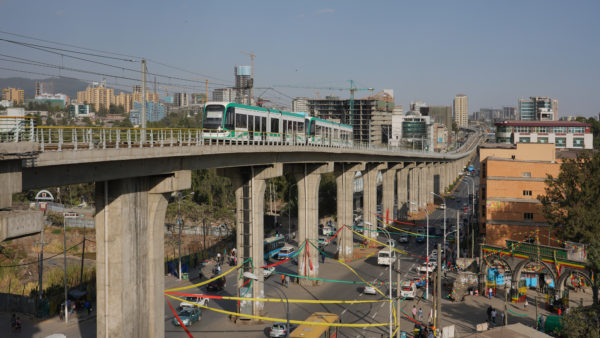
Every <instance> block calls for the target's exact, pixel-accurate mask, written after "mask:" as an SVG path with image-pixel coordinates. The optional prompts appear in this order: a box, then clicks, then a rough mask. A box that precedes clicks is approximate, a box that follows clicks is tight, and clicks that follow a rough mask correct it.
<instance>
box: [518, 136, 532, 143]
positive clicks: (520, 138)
mask: <svg viewBox="0 0 600 338" xmlns="http://www.w3.org/2000/svg"><path fill="white" fill-rule="evenodd" d="M529 142H531V138H529V137H519V143H529Z"/></svg>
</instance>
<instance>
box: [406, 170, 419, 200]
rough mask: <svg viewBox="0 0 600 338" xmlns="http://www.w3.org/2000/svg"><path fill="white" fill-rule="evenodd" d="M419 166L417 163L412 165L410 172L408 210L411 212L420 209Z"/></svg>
mask: <svg viewBox="0 0 600 338" xmlns="http://www.w3.org/2000/svg"><path fill="white" fill-rule="evenodd" d="M418 186H419V168H418V167H417V164H416V163H413V164H412V165H411V168H410V171H409V174H408V210H409V211H410V212H417V211H419V191H418Z"/></svg>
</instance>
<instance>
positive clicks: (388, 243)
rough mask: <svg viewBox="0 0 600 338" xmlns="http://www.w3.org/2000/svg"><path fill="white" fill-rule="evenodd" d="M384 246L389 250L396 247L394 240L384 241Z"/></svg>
mask: <svg viewBox="0 0 600 338" xmlns="http://www.w3.org/2000/svg"><path fill="white" fill-rule="evenodd" d="M385 245H387V246H389V247H390V248H395V247H396V241H395V240H393V239H392V240H389V239H388V240H387V241H385Z"/></svg>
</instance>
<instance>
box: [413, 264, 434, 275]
mask: <svg viewBox="0 0 600 338" xmlns="http://www.w3.org/2000/svg"><path fill="white" fill-rule="evenodd" d="M436 266H437V264H436V263H435V262H429V264H427V262H425V263H423V265H421V266H419V267H418V268H417V271H419V272H421V273H425V272H428V271H429V272H433V270H435V267H436Z"/></svg>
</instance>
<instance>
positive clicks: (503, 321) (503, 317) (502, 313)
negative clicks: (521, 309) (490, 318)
mask: <svg viewBox="0 0 600 338" xmlns="http://www.w3.org/2000/svg"><path fill="white" fill-rule="evenodd" d="M505 317H506V316H505V315H504V312H500V319H501V320H502V325H504V323H506V320H505Z"/></svg>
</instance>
